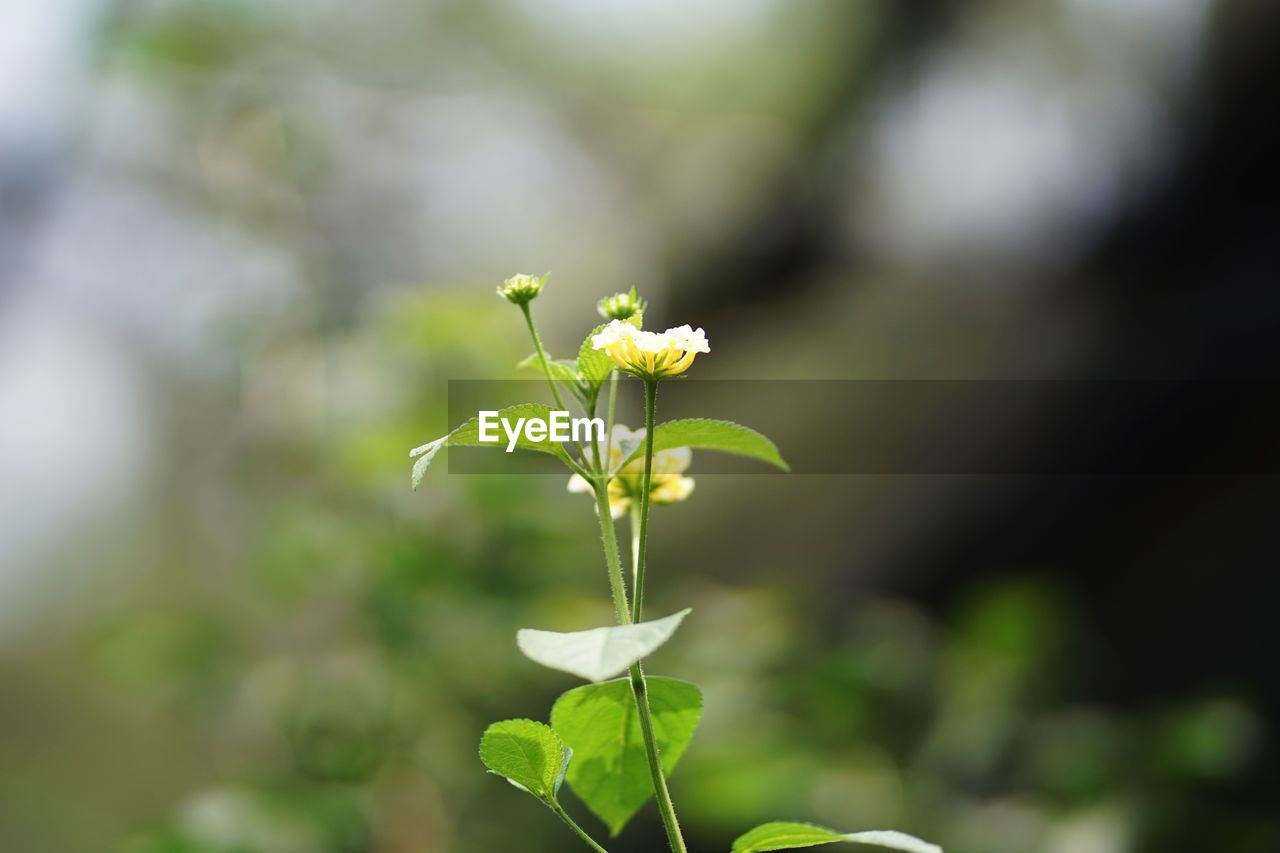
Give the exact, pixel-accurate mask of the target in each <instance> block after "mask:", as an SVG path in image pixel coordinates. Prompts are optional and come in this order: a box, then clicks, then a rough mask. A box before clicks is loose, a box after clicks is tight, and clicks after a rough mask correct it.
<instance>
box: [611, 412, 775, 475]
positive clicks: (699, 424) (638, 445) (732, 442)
mask: <svg viewBox="0 0 1280 853" xmlns="http://www.w3.org/2000/svg"><path fill="white" fill-rule="evenodd" d="M674 447H690V448H693V449H695V450H718V451H719V452H721V453H732V454H734V455H735V456H747V457H750V458H751V459H758V460H760V461H761V462H768V463H769V464H770V465H773V466H775V467H777V468H781V469H782V470H783V471H790V470H791V466H789V465H787V463H786V461H785V460H783V458H782V456H781V455H779V453H778V447H777V445H775V444H774V443H773V442H772V441H770V440H769V439H767V438H765V437H764V436H763V435H761V434H760V433H758V432H756V431H755V430H753V429H751V428H750V427H744V426H743V425H742V424H735V423H734V422H733V421H718V420H712V419H711V418H682V419H680V420H674V421H667V422H665V423H660V424H658V426H657V428H656V429H655V430H654V431H653V452H654V453H657V452H658V451H660V450H670V449H672V448H674ZM622 451H623V461H622V465H626V464H627V463H628V462H630V461H632V460H633V459H636V458H637V457H640V456H642V455H643V454H644V439H643V437H641V438H640V439H637V440H636V441H635V446H634V447H631V446H629V443H624V444H623V445H622ZM622 465H619V466H618V467H619V468H621V467H622Z"/></svg>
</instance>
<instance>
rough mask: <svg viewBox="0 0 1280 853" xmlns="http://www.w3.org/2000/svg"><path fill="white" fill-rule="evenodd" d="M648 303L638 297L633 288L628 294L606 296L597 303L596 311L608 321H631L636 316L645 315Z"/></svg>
mask: <svg viewBox="0 0 1280 853" xmlns="http://www.w3.org/2000/svg"><path fill="white" fill-rule="evenodd" d="M646 307H648V305H647V303H646V302H645V301H644V300H643V299H641V298H640V297H639V296H637V295H636V289H635V288H634V287H633V288H631V290H629V291H628V292H626V293H615V294H613V296H606V297H605V298H604V299H601V300H600V301H599V302H597V303H596V310H597V311H599V312H600V316H601V317H604V318H605V319H606V320H630V319H631V318H632V317H635V316H636V315H641V314H644V309H645V308H646Z"/></svg>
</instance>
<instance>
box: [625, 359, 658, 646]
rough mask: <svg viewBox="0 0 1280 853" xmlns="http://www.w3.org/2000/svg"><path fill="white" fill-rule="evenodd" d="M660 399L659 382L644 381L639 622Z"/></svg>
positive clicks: (635, 613) (635, 615)
mask: <svg viewBox="0 0 1280 853" xmlns="http://www.w3.org/2000/svg"><path fill="white" fill-rule="evenodd" d="M657 399H658V382H657V380H655V379H646V380H645V381H644V480H643V481H642V482H641V485H640V537H639V539H640V541H639V542H638V543H637V547H636V554H637V556H636V582H635V590H634V591H633V594H632V598H631V621H632V622H639V621H640V616H641V614H642V613H643V612H644V563H645V553H646V551H647V549H648V546H649V491H650V489H651V488H652V487H653V482H652V480H653V411H654V408H655V407H656V404H657Z"/></svg>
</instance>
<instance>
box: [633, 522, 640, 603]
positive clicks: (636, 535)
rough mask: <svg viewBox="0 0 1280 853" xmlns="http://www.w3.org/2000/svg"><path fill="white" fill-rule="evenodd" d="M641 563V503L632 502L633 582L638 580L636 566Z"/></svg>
mask: <svg viewBox="0 0 1280 853" xmlns="http://www.w3.org/2000/svg"><path fill="white" fill-rule="evenodd" d="M638 565H640V504H638V503H636V502H635V501H632V502H631V583H632V585H634V584H635V582H636V566H638Z"/></svg>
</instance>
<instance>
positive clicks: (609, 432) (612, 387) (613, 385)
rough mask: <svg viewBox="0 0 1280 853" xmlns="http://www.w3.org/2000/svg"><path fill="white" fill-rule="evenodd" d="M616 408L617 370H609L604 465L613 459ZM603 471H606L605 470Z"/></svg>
mask: <svg viewBox="0 0 1280 853" xmlns="http://www.w3.org/2000/svg"><path fill="white" fill-rule="evenodd" d="M617 409H618V371H617V368H614V369H613V370H611V371H609V419H608V420H607V421H605V439H604V440H605V448H604V458H605V460H606V462H605V465H608V464H609V463H610V462H611V461H612V460H613V423H614V421H613V417H614V413H615V412H616V411H617ZM605 473H608V472H607V471H606V472H605Z"/></svg>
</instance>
